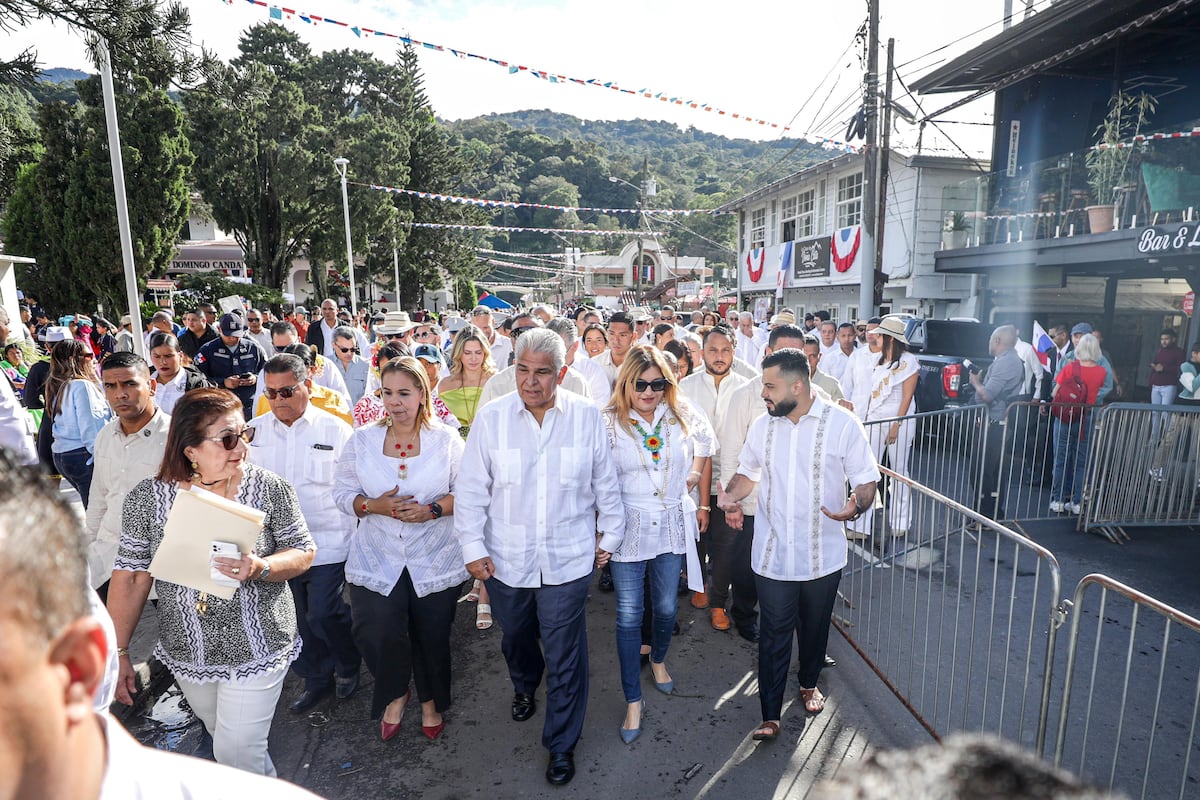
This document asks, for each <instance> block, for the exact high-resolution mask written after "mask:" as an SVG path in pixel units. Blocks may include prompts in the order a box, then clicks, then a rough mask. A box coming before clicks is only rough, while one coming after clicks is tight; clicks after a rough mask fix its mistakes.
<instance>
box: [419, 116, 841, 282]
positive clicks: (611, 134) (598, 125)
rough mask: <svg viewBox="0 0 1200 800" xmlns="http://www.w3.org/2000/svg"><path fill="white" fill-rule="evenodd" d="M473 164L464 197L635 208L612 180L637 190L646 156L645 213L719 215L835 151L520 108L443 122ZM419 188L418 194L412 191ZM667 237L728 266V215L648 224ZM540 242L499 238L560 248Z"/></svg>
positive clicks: (625, 222) (593, 220)
mask: <svg viewBox="0 0 1200 800" xmlns="http://www.w3.org/2000/svg"><path fill="white" fill-rule="evenodd" d="M443 124H445V125H446V126H447V127H448V128H449V129H450V130H452V131H453V132H454V133H455V134H456V135H457V136H458V137H459V138H460V139H461V140H462V143H463V145H464V146H465V148H466V150H467V151H468V152H469V153H470V154H471V155H472V157H473V158H474V159H475V162H476V167H477V172H476V175H477V177H476V179H475V183H474V185H471V186H465V187H464V193H465V194H471V195H475V196H480V197H485V198H488V199H494V200H515V201H520V202H532V203H545V204H549V205H560V206H584V207H600V208H634V207H636V206H637V204H638V194H637V191H636V189H634V188H632V187H630V186H628V185H625V184H622V183H620V182H615V181H610V180H609V178H610V176H615V177H617V178H620V179H621V180H623V181H628V182H629V183H631V184H634V185H637V184H639V183H640V180H641V170H642V162H643V158H645V159H646V161H647V163H648V170H647V171H648V176H649V177H650V178H652V179H653V180H654V181H655V183H656V184H657V194H656V196H654V197H652V198H648V199H647V203H646V205H647V207H648V208H702V209H707V208H715V207H717V206H719V205H721V204H722V203H724V202H727V201H728V200H732V199H734V198H736V197H738V196H739V195H741V194H743V193H744V192H746V191H748V190H750V189H753V188H754V187H757V186H761V185H762V184H763V183H766V182H769V181H771V180H776V179H778V178H780V177H783V176H784V175H787V174H789V173H791V172H794V171H796V170H798V169H801V168H803V167H805V166H808V165H810V164H814V163H817V162H819V161H823V160H826V159H828V158H830V157H831V155H832V154H831V153H830V152H829V151H827V150H825V149H823V148H821V147H820V146H819V145H815V144H809V143H807V142H804V143H797V141H796V140H794V139H782V140H775V141H770V142H755V141H750V140H747V139H728V138H726V137H724V136H718V135H715V134H711V133H705V132H703V131H699V130H697V129H695V128H687V129H681V128H679V127H678V126H676V125H673V124H671V123H667V122H656V121H650V120H637V119H634V120H619V121H614V122H608V121H589V120H582V119H579V118H577V117H573V116H570V115H567V114H559V113H555V112H553V111H547V110H541V111H518V112H513V113H507V114H489V115H487V116H483V117H476V118H473V119H465V120H459V121H456V122H446V123H443ZM413 188H418V187H413ZM636 223H637V219H636V216H634V215H620V216H619V217H618V216H609V215H605V214H600V213H594V212H586V213H579V214H575V213H560V212H554V211H550V210H544V209H527V208H521V209H505V210H502V211H500V212H499V213H497V214H496V217H495V220H494V224H497V225H512V226H521V227H531V226H532V227H555V228H579V229H580V230H581V231H583V230H587V229H601V230H616V229H628V228H632V227H634V226H635V225H636ZM649 224H650V225H651V226H652V227H653V228H655V229H659V230H662V231H663V232H664V233H666V234H667V237H666V239H665V244H666V245H667V247H668V248H674V247H678V248H679V252H680V253H681V254H682V255H692V256H704V257H705V258H706V259H708V261H709V262H711V263H712V264H713V265H717V264H731V263H732V259H733V253H732V249H731V248H732V247H733V246H734V245H735V227H734V220H733V218H732V217H731V216H719V217H714V216H711V215H691V216H687V217H683V216H671V217H658V218H654V219H652V220H651V222H650V223H649ZM546 238H547V237H546V236H544V235H539V234H521V233H515V234H512V235H511V236H507V237H506V236H498V237H496V239H495V241H494V243H493V244H494V246H495V247H496V248H497V249H502V250H514V251H518V252H521V251H528V252H546V251H547V250H554V249H556V248H560V247H561V246H562V245H561V244H560V243H557V242H555V243H553V244H549V245H548V243H547V242H546ZM578 239H579V240H578V241H574V242H572V243H573V244H575V245H576V246H580V247H583V248H584V249H592V250H597V249H610V250H612V249H617V248H619V247H620V246H621V245H622V244H623V243H624V242H623V241H621V240H620V239H612V238H601V237H596V236H592V237H588V236H586V235H584V234H581V235H580V236H579V237H578Z"/></svg>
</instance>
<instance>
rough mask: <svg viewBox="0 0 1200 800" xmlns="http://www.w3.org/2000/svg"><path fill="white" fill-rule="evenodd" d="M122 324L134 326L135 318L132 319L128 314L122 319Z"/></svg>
mask: <svg viewBox="0 0 1200 800" xmlns="http://www.w3.org/2000/svg"><path fill="white" fill-rule="evenodd" d="M121 324H122V325H132V324H133V317H131V316H129V315H128V314H126V315H125V316H123V317H121Z"/></svg>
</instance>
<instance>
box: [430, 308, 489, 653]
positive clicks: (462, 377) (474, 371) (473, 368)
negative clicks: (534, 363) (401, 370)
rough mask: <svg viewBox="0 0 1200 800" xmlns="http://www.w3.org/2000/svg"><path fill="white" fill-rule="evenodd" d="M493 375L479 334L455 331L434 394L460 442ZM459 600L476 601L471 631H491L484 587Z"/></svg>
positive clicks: (477, 583) (476, 585) (475, 585)
mask: <svg viewBox="0 0 1200 800" xmlns="http://www.w3.org/2000/svg"><path fill="white" fill-rule="evenodd" d="M499 335H500V334H497V336H499ZM495 374H496V364H495V362H494V361H492V348H491V345H489V344H488V341H487V337H486V336H485V335H484V333H483V331H482V330H480V329H479V328H477V327H475V326H474V325H468V326H467V327H465V328H463V329H462V330H461V331H459V332H458V335H457V336H455V337H454V347H453V348H451V350H450V375H449V377H446V378H443V379H442V382H441V383H439V384H438V387H437V395H438V397H439V398H440V399H441V401H442V402H443V403H445V404H446V407H447V408H449V409H450V413H452V414H453V415H454V416H455V417H456V418H457V419H458V423H459V429H458V432H459V435H461V436H462V438H463V439H464V440H465V439H466V438H467V432H468V431H470V430H471V423H472V422H474V421H475V412H476V411H478V410H479V400H480V398H481V397H482V396H483V387H484V384H486V383H487V382H488V381H489V380H491V379H492V376H494V375H495ZM463 599H464V600H468V601H478V602H479V605H478V606H477V607H476V609H475V629H476V630H481V631H486V630H488V629H489V628H491V627H492V625H493V624H494V620H493V618H492V602H491V600H492V599H491V597H489V596H488V591H487V586H486V585H484V583H483V582H482V581H478V580H477V581H475V582H474V583H473V584H472V585H471V591H469V592H468V593H467V594H466V595H465V596H464V598H463Z"/></svg>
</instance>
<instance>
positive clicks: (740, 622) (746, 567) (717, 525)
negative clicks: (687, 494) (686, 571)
mask: <svg viewBox="0 0 1200 800" xmlns="http://www.w3.org/2000/svg"><path fill="white" fill-rule="evenodd" d="M710 504H711V506H712V511H711V512H709V515H708V537H709V538H708V554H709V558H710V559H712V585H711V586H710V587H709V589H708V607H709V608H725V606H726V605H727V604H728V601H729V598H730V589H731V588H732V596H733V604H732V606H731V607H730V609H729V614H730V616H731V617H733V622H734V624H735V625H737V626H738V628H739V629H741V628H746V627H754V626H755V625H757V624H758V611H757V610H756V609H755V606H757V605H758V589H757V587H756V586H755V583H754V571H753V570H751V569H750V550H751V545H752V544H753V541H754V517H753V516H747V517H745V522H744V523H743V524H742V529H741V530H740V531H738V530H734V529H733V528H731V527H729V523H727V522H726V521H725V512H724V511H722V510H721V509H720V508H718V507H717V501H716V498H715V497H714V498H712V501H711V503H710Z"/></svg>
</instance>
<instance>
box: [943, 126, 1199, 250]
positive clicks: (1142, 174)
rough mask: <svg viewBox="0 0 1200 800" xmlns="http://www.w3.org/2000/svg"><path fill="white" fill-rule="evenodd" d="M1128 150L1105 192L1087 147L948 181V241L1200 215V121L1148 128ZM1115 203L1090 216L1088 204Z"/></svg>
mask: <svg viewBox="0 0 1200 800" xmlns="http://www.w3.org/2000/svg"><path fill="white" fill-rule="evenodd" d="M1127 144H1128V146H1127V147H1125V148H1123V149H1124V150H1125V152H1126V154H1127V155H1128V163H1127V164H1126V165H1125V168H1124V170H1123V172H1122V178H1121V179H1120V181H1119V184H1118V185H1115V186H1113V187H1112V189H1111V193H1109V192H1107V191H1103V190H1102V193H1103V194H1105V195H1107V196H1106V197H1103V198H1098V197H1097V194H1096V188H1095V187H1093V186H1092V185H1091V181H1090V178H1091V177H1092V176H1091V173H1090V171H1089V168H1088V151H1081V152H1075V153H1065V154H1063V155H1060V156H1055V157H1052V158H1048V159H1045V160H1044V161H1037V162H1034V163H1032V164H1025V165H1021V166H1019V167H1018V168H1017V169H1016V170H1015V171H1014V174H1012V175H1009V174H1008V172H1007V171H998V172H990V173H986V174H983V175H980V176H978V177H976V178H972V179H970V180H967V181H963V182H961V183H958V184H953V185H951V186H948V187H946V188H945V189H944V190H943V194H942V220H943V226H942V247H943V248H944V249H956V248H961V247H979V246H985V245H992V244H1004V243H1008V242H1020V241H1027V240H1031V239H1053V238H1062V237H1071V236H1087V235H1092V234H1095V233H1104V232H1107V231H1111V230H1114V229H1116V230H1123V229H1126V228H1131V227H1139V226H1145V225H1157V224H1160V223H1166V222H1172V221H1176V222H1178V221H1180V220H1188V221H1191V220H1192V219H1195V218H1197V217H1198V216H1200V121H1198V122H1196V123H1191V124H1187V125H1182V126H1177V127H1175V128H1173V129H1172V130H1170V131H1164V132H1162V133H1157V134H1148V135H1146V136H1144V137H1141V138H1140V139H1139V140H1138V141H1137V142H1130V143H1127ZM1104 204H1111V206H1112V207H1111V209H1110V210H1108V211H1100V212H1096V213H1095V216H1093V217H1092V218H1091V219H1090V220H1089V211H1088V209H1089V207H1090V206H1098V205H1104Z"/></svg>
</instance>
